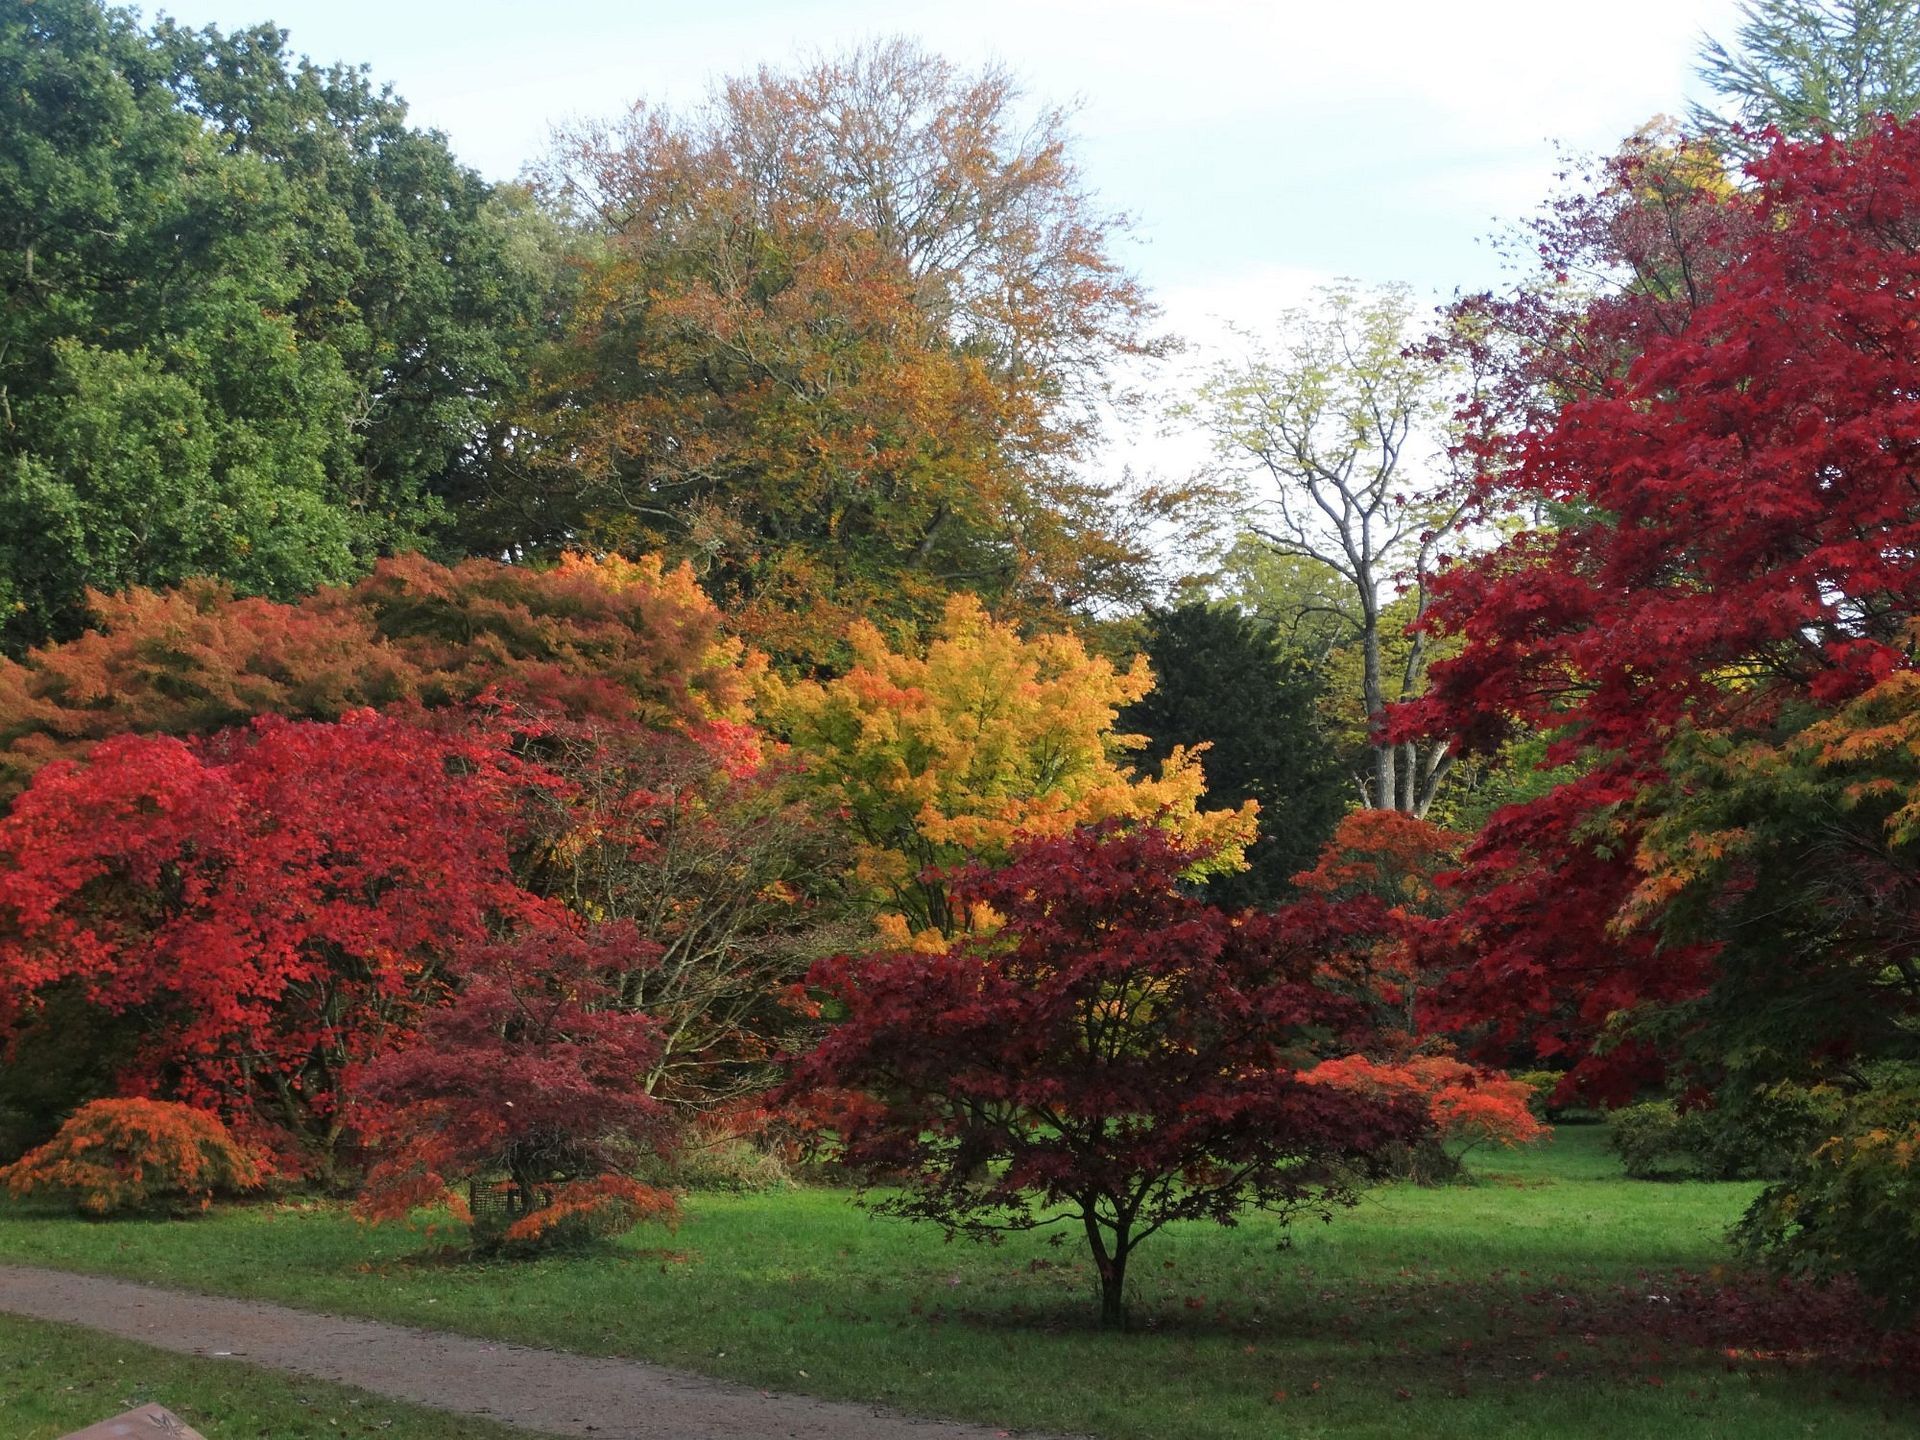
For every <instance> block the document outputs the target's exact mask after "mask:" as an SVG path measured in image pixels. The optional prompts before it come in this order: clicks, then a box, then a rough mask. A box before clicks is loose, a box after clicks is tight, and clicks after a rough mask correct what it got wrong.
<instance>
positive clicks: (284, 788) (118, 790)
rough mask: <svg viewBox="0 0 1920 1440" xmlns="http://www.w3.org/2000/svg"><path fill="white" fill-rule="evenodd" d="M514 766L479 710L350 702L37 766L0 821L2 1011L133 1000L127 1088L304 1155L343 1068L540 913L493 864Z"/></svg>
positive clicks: (127, 739)
mask: <svg viewBox="0 0 1920 1440" xmlns="http://www.w3.org/2000/svg"><path fill="white" fill-rule="evenodd" d="M523 777H524V772H523V771H522V770H521V769H520V767H518V766H517V765H516V764H515V763H514V762H513V761H512V760H511V759H510V757H509V756H508V755H507V753H506V746H505V741H504V738H503V737H501V736H499V735H497V734H493V733H491V732H489V731H488V730H487V729H486V728H485V727H476V726H473V725H469V724H462V725H460V726H459V727H457V728H448V727H441V726H437V725H434V724H431V723H427V722H426V721H425V720H423V719H421V718H420V717H417V716H416V717H403V716H376V715H373V714H371V713H368V712H356V713H351V714H349V715H347V716H346V717H344V718H343V719H342V720H341V721H340V722H339V723H336V724H321V723H316V722H296V721H286V720H280V719H272V718H269V719H262V720H260V721H257V722H256V723H255V724H254V725H253V726H252V727H251V728H250V729H247V730H241V731H229V732H225V733H223V734H221V735H219V736H216V737H213V738H211V739H208V740H204V741H194V742H189V741H183V740H178V739H174V738H171V737H165V736H120V737H117V738H115V739H111V740H107V741H104V742H102V743H101V744H100V745H99V746H98V747H96V748H95V750H94V752H93V754H92V756H91V758H90V760H89V761H88V762H87V763H85V764H83V765H81V764H74V763H72V762H56V763H54V764H52V765H49V766H47V767H46V768H45V769H44V770H42V771H41V772H40V774H39V775H38V776H37V777H36V779H35V782H34V784H33V785H32V786H31V787H30V788H29V789H28V790H27V792H26V793H25V794H23V795H22V796H21V797H20V798H19V800H18V801H16V802H15V804H14V807H13V810H12V811H11V813H10V814H8V815H7V816H6V817H5V818H4V819H0V1027H4V1028H8V1029H13V1028H16V1027H19V1026H22V1025H30V1024H31V1023H32V1022H33V1018H34V1015H35V1013H36V1011H37V1009H38V1007H39V1006H40V1004H41V1002H42V1001H43V1000H44V999H45V998H46V997H48V996H49V995H50V994H53V993H56V992H62V991H77V992H78V993H79V994H80V995H81V996H82V997H83V998H84V999H85V1000H87V1001H88V1002H90V1003H93V1004H97V1005H99V1006H101V1007H102V1008H104V1009H106V1010H108V1011H112V1012H116V1013H132V1014H135V1015H138V1016H140V1017H141V1018H142V1019H143V1020H144V1021H145V1022H146V1023H145V1026H144V1035H145V1038H144V1041H143V1043H142V1044H141V1045H140V1046H139V1048H138V1049H137V1050H136V1051H135V1052H134V1053H133V1054H131V1055H129V1056H127V1057H126V1063H125V1065H124V1067H123V1068H122V1071H121V1074H120V1077H119V1078H120V1083H121V1085H122V1087H123V1088H124V1089H125V1090H127V1091H128V1092H129V1093H138V1094H151V1095H160V1094H164V1095H166V1096H167V1097H169V1098H174V1099H180V1100H184V1101H187V1102H189V1103H192V1104H196V1105H200V1106H203V1107H205V1108H208V1109H211V1110H215V1111H217V1112H218V1113H220V1114H221V1115H223V1116H224V1117H226V1118H227V1119H228V1120H229V1121H230V1122H231V1123H233V1124H235V1125H236V1127H237V1128H239V1129H240V1130H241V1132H242V1133H243V1134H252V1135H256V1136H263V1137H265V1138H268V1139H270V1140H271V1141H272V1142H273V1143H274V1144H275V1146H276V1148H277V1149H278V1150H279V1151H280V1152H281V1154H282V1157H283V1160H285V1161H286V1162H287V1163H289V1164H295V1165H297V1164H298V1163H300V1160H299V1157H300V1156H301V1155H302V1154H304V1155H305V1157H306V1158H307V1159H310V1160H314V1161H318V1162H319V1163H322V1164H324V1163H325V1161H326V1158H327V1156H328V1154H329V1153H330V1151H331V1148H332V1146H333V1144H334V1142H335V1140H336V1139H337V1138H338V1136H339V1133H340V1126H341V1115H340V1106H339V1100H340V1084H341V1079H342V1074H343V1072H344V1070H345V1069H346V1068H347V1067H348V1066H350V1065H352V1064H354V1063H356V1062H358V1061H362V1060H365V1059H368V1058H370V1057H372V1056H374V1055H377V1054H379V1053H381V1052H382V1051H384V1050H386V1049H389V1048H391V1047H393V1046H394V1045H395V1044H397V1043H399V1042H400V1041H401V1040H403V1039H404V1038H405V1037H406V1036H407V1035H408V1034H409V1033H410V1032H411V1031H412V1029H413V1027H414V1026H415V1025H416V1024H417V1023H418V1020H419V1016H420V1013H421V1011H422V1010H423V1009H424V1008H425V1007H427V1006H430V1005H432V1004H435V1003H438V1002H439V1001H440V1000H441V999H442V998H443V997H444V995H445V994H446V992H447V990H448V989H449V987H450V978H451V977H450V974H449V967H450V965H451V964H452V963H453V961H454V959H455V957H456V956H457V955H458V954H459V952H460V951H461V950H462V949H463V948H464V947H468V946H472V945H475V944H477V943H480V942H482V941H484V940H485V939H486V938H487V936H488V934H489V931H490V928H491V927H492V926H493V925H495V924H496V923H498V922H500V921H502V920H509V919H525V918H527V917H529V916H531V915H534V914H537V913H539V912H541V911H542V909H543V908H544V907H542V906H541V905H540V904H539V902H537V901H535V900H534V899H533V898H532V897H531V896H529V895H527V894H526V892H524V891H523V890H521V889H520V888H519V887H518V886H517V885H516V884H515V883H514V882H513V878H512V875H511V872H510V868H509V856H508V844H509V823H508V814H509V812H508V810H507V807H506V798H505V797H506V791H507V789H508V786H509V784H510V783H513V782H516V781H518V780H520V779H522V778H523Z"/></svg>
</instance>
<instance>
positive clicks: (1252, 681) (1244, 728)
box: [1118, 603, 1351, 909]
mask: <svg viewBox="0 0 1920 1440" xmlns="http://www.w3.org/2000/svg"><path fill="white" fill-rule="evenodd" d="M1146 655H1147V662H1148V664H1150V665H1151V666H1152V667H1153V674H1154V688H1153V689H1152V690H1150V691H1148V692H1147V694H1146V695H1145V696H1143V697H1142V698H1141V699H1139V700H1137V701H1135V702H1134V703H1133V704H1131V705H1129V706H1128V707H1127V708H1126V709H1125V710H1123V711H1121V712H1120V718H1119V721H1118V725H1119V728H1121V729H1122V730H1128V731H1134V732H1138V733H1139V734H1141V735H1144V736H1145V737H1146V741H1147V743H1146V745H1145V746H1144V748H1143V749H1142V750H1141V752H1140V753H1141V755H1142V758H1144V759H1146V760H1150V761H1153V762H1154V763H1156V764H1159V763H1164V762H1165V760H1166V759H1167V758H1168V757H1169V756H1170V755H1172V754H1173V752H1174V751H1175V750H1176V749H1184V750H1187V751H1192V750H1193V749H1195V748H1196V747H1198V746H1200V745H1206V746H1207V747H1209V748H1208V749H1207V751H1206V753H1205V754H1204V755H1203V756H1202V757H1201V763H1202V764H1203V765H1204V766H1205V768H1206V774H1207V795H1208V798H1209V799H1211V800H1213V801H1214V802H1215V803H1216V804H1219V805H1224V806H1227V807H1230V808H1238V807H1239V806H1241V805H1243V804H1244V803H1245V802H1247V801H1248V800H1253V801H1257V802H1258V803H1259V806H1260V812H1259V822H1260V835H1259V839H1258V840H1256V841H1255V842H1254V843H1253V844H1252V845H1250V846H1248V847H1247V852H1246V860H1247V869H1246V870H1244V871H1240V872H1237V873H1233V872H1229V873H1226V874H1221V875H1216V876H1214V877H1213V878H1212V879H1211V880H1210V881H1209V882H1208V885H1207V895H1208V898H1209V899H1211V900H1213V901H1214V902H1215V903H1216V904H1219V905H1221V906H1224V907H1226V908H1229V909H1237V908H1240V907H1242V906H1247V905H1259V906H1268V905H1272V904H1274V903H1275V902H1277V901H1279V900H1281V899H1284V898H1285V897H1286V896H1287V895H1288V894H1289V893H1290V891H1291V886H1290V884H1289V881H1290V880H1291V878H1292V877H1293V876H1294V875H1295V874H1297V873H1298V872H1300V871H1302V870H1306V869H1308V868H1310V867H1311V866H1312V864H1313V862H1314V858H1315V856H1316V855H1318V854H1319V851H1320V848H1321V846H1322V845H1324V844H1325V843H1326V841H1327V839H1328V837H1330V836H1331V835H1332V834H1333V828H1334V826H1335V824H1337V823H1338V821H1339V819H1340V815H1341V813H1342V812H1343V811H1344V810H1345V809H1346V802H1347V799H1348V797H1349V795H1350V794H1351V791H1350V790H1349V787H1348V785H1347V779H1346V774H1345V768H1344V767H1343V766H1342V765H1341V763H1340V757H1339V755H1338V754H1337V752H1336V751H1335V748H1334V746H1333V743H1332V741H1331V740H1330V739H1329V737H1328V735H1327V733H1326V723H1325V720H1324V719H1323V717H1322V716H1321V714H1320V713H1319V708H1318V707H1319V701H1320V698H1321V691H1322V683H1321V681H1320V680H1319V678H1318V677H1317V676H1316V675H1315V674H1314V672H1313V671H1312V670H1311V669H1310V668H1309V667H1308V666H1307V665H1306V664H1305V663H1304V662H1303V661H1302V660H1300V659H1298V658H1294V657H1290V656H1288V655H1287V654H1285V653H1284V652H1283V650H1282V648H1281V645H1280V642H1279V639H1278V637H1277V636H1276V635H1275V634H1274V632H1273V630H1272V628H1271V627H1269V626H1267V625H1265V624H1263V623H1261V622H1260V621H1258V620H1255V619H1253V618H1251V617H1249V616H1247V615H1245V614H1243V613H1242V612H1240V611H1239V610H1236V609H1233V608H1231V607H1229V606H1218V605H1205V604H1199V603H1192V604H1186V605H1182V606H1179V607H1178V608H1177V609H1172V610H1155V611H1152V612H1150V613H1149V615H1148V617H1147V637H1146Z"/></svg>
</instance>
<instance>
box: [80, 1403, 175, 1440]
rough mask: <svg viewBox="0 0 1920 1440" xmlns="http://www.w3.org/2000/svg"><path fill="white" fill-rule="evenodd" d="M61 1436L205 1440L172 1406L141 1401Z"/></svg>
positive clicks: (99, 1439)
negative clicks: (122, 1413) (134, 1406)
mask: <svg viewBox="0 0 1920 1440" xmlns="http://www.w3.org/2000/svg"><path fill="white" fill-rule="evenodd" d="M60 1440H206V1437H205V1436H203V1435H201V1433H200V1432H199V1431H198V1430H195V1429H194V1428H193V1427H192V1426H190V1425H189V1424H187V1422H186V1421H184V1420H182V1419H181V1418H180V1417H179V1416H178V1415H175V1414H174V1413H173V1412H172V1411H171V1410H167V1409H165V1408H163V1407H161V1406H159V1405H142V1406H141V1407H140V1408H139V1409H138V1410H129V1411H127V1413H126V1414H124V1415H116V1416H114V1417H113V1419H111V1420H102V1421H101V1422H100V1423H99V1424H98V1425H89V1426H88V1427H87V1428H86V1429H84V1430H76V1431H74V1432H73V1433H72V1434H71V1435H63V1436H61V1437H60Z"/></svg>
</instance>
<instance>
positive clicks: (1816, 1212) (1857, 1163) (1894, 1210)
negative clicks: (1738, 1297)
mask: <svg viewBox="0 0 1920 1440" xmlns="http://www.w3.org/2000/svg"><path fill="white" fill-rule="evenodd" d="M1902 1072H1904V1073H1902ZM1821 1098H1824V1099H1830V1100H1837V1099H1838V1097H1837V1096H1835V1095H1834V1092H1832V1091H1826V1092H1824V1095H1822V1094H1820V1093H1819V1092H1816V1099H1821ZM1842 1104H1843V1108H1842V1109H1841V1111H1840V1113H1839V1115H1838V1122H1837V1124H1836V1126H1835V1132H1836V1133H1834V1134H1832V1135H1831V1136H1830V1137H1829V1138H1828V1139H1827V1140H1826V1141H1825V1142H1824V1143H1823V1144H1821V1145H1820V1146H1819V1147H1818V1148H1816V1149H1814V1150H1812V1151H1811V1152H1810V1153H1808V1154H1806V1155H1805V1156H1803V1158H1802V1159H1801V1161H1800V1162H1799V1164H1797V1165H1796V1166H1795V1167H1794V1168H1793V1170H1792V1171H1791V1173H1790V1174H1789V1175H1788V1176H1787V1178H1786V1179H1784V1180H1782V1181H1780V1182H1779V1183H1776V1184H1774V1185H1770V1186H1768V1187H1767V1189H1766V1190H1764V1191H1762V1192H1761V1194H1760V1196H1759V1198H1758V1199H1756V1200H1755V1201H1754V1202H1753V1205H1752V1207H1751V1208H1750V1209H1749V1210H1748V1211H1747V1214H1746V1216H1745V1218H1743V1219H1742V1220H1741V1222H1740V1224H1739V1225H1738V1226H1737V1227H1736V1229H1735V1235H1736V1238H1738V1239H1739V1240H1740V1241H1741V1242H1742V1243H1743V1244H1744V1245H1745V1246H1746V1247H1747V1248H1748V1249H1749V1250H1751V1251H1753V1252H1755V1253H1757V1254H1759V1255H1762V1256H1764V1257H1765V1258H1767V1259H1768V1260H1770V1261H1771V1262H1772V1263H1773V1264H1774V1265H1775V1266H1776V1267H1777V1268H1779V1269H1782V1270H1786V1271H1792V1272H1797V1273H1802V1274H1809V1275H1814V1276H1817V1277H1820V1278H1829V1277H1833V1276H1838V1275H1851V1276H1853V1277H1854V1279H1855V1280H1856V1281H1857V1282H1858V1283H1859V1285H1860V1288H1861V1289H1862V1290H1863V1291H1865V1292H1866V1293H1867V1294H1868V1295H1870V1296H1873V1297H1874V1298H1875V1299H1877V1300H1879V1301H1880V1302H1881V1303H1882V1304H1884V1305H1885V1306H1886V1307H1887V1310H1888V1313H1889V1316H1890V1317H1891V1318H1894V1319H1900V1318H1904V1317H1907V1316H1911V1315H1912V1314H1913V1313H1914V1312H1915V1311H1916V1310H1920V1166H1916V1165H1915V1163H1914V1162H1915V1160H1916V1159H1917V1158H1920V1071H1917V1070H1915V1069H1914V1068H1913V1067H1900V1070H1897V1071H1895V1073H1894V1074H1893V1075H1892V1076H1890V1077H1882V1079H1881V1083H1880V1084H1879V1085H1877V1086H1876V1087H1875V1088H1873V1089H1871V1090H1868V1091H1867V1092H1866V1093H1865V1094H1862V1095H1856V1096H1852V1097H1848V1098H1847V1099H1846V1100H1845V1101H1844V1102H1842Z"/></svg>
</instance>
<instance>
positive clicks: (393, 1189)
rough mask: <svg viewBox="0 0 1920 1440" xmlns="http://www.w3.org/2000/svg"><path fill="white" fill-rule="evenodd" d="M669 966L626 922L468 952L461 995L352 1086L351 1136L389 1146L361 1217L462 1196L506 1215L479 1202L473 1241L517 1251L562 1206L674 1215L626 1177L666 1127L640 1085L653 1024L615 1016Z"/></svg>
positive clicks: (563, 1211)
mask: <svg viewBox="0 0 1920 1440" xmlns="http://www.w3.org/2000/svg"><path fill="white" fill-rule="evenodd" d="M661 953H662V947H661V946H660V945H659V944H658V943H656V942H654V941H651V940H648V939H646V938H645V937H643V936H642V935H640V934H639V932H638V931H636V930H635V929H634V928H633V926H632V925H630V924H619V923H616V924H610V925H602V926H597V927H592V928H590V929H587V930H580V929H576V928H574V927H570V926H545V927H542V928H539V929H535V930H530V931H526V932H523V933H521V934H520V935H519V936H517V937H516V938H514V939H513V940H511V941H506V942H502V943H499V944H495V945H490V946H485V947H482V948H479V949H477V950H475V951H472V952H469V953H468V955H467V956H465V957H464V963H463V965H462V970H463V973H464V980H463V984H462V987H461V990H460V994H459V995H458V997H457V998H455V999H454V1000H453V1002H452V1003H451V1004H449V1005H447V1006H445V1007H443V1008H441V1009H439V1010H436V1011H434V1012H433V1013H432V1014H430V1015H429V1016H427V1018H426V1019H425V1021H424V1022H423V1023H422V1025H421V1027H420V1032H419V1034H418V1036H417V1037H415V1040H414V1043H412V1044H410V1045H409V1046H407V1047H406V1048H405V1049H403V1050H399V1051H393V1052H389V1053H387V1054H385V1055H382V1056H380V1057H378V1058H376V1059H375V1060H373V1061H372V1062H371V1063H370V1064H368V1065H367V1066H366V1067H365V1068H364V1069H363V1070H362V1071H361V1073H360V1074H359V1075H358V1076H357V1077H356V1079H355V1081H354V1084H353V1103H354V1109H355V1112H356V1119H357V1123H358V1124H359V1126H360V1127H361V1128H362V1130H363V1131H364V1132H365V1133H366V1134H367V1135H368V1136H369V1137H370V1138H372V1139H374V1140H376V1141H379V1142H382V1150H381V1156H380V1160H379V1162H378V1163H377V1164H376V1165H375V1166H374V1168H373V1170H372V1171H371V1172H370V1173H369V1175H368V1176H367V1179H366V1183H365V1185H364V1187H363V1189H362V1192H361V1208H362V1211H363V1213H366V1214H368V1215H371V1216H374V1217H376V1218H399V1217H403V1216H405V1215H406V1214H407V1213H408V1212H410V1211H411V1210H413V1209H415V1208H418V1207H420V1206H423V1205H429V1204H432V1203H434V1202H435V1201H437V1200H439V1199H440V1198H441V1197H442V1196H444V1195H445V1194H446V1192H447V1191H448V1190H449V1188H450V1187H452V1186H455V1185H457V1184H465V1185H467V1186H468V1187H469V1191H470V1193H469V1196H468V1197H467V1198H468V1200H469V1201H470V1202H479V1201H481V1200H482V1199H483V1197H484V1198H486V1199H494V1198H497V1199H498V1201H499V1207H498V1208H499V1210H500V1214H499V1215H498V1216H497V1217H490V1216H489V1215H487V1214H486V1213H483V1212H482V1210H481V1209H480V1208H479V1206H478V1204H477V1203H475V1208H474V1209H473V1211H472V1212H471V1213H472V1218H473V1219H474V1220H475V1221H476V1222H477V1224H476V1238H479V1239H482V1240H497V1241H505V1242H509V1243H511V1242H516V1241H521V1240H531V1239H537V1238H542V1237H544V1236H545V1235H546V1234H548V1233H549V1232H551V1230H552V1229H553V1228H554V1224H555V1221H556V1216H555V1215H554V1214H551V1213H547V1212H553V1211H555V1210H556V1208H557V1211H558V1218H560V1219H565V1220H570V1221H574V1222H581V1221H584V1220H586V1219H587V1218H589V1216H590V1215H592V1214H594V1213H596V1212H597V1211H606V1212H610V1213H612V1214H614V1215H618V1216H622V1217H624V1218H625V1219H626V1223H627V1224H631V1223H632V1222H633V1221H634V1220H637V1219H639V1218H641V1217H642V1216H643V1215H647V1214H656V1215H660V1214H666V1213H669V1212H670V1211H671V1209H672V1203H671V1200H670V1198H669V1197H667V1196H665V1195H663V1194H659V1193H657V1192H653V1191H650V1190H648V1189H647V1188H646V1187H642V1186H637V1185H635V1184H634V1183H633V1182H632V1181H631V1180H630V1179H628V1178H627V1172H628V1171H629V1170H630V1169H631V1168H632V1165H633V1162H634V1161H635V1160H636V1159H637V1158H639V1156H640V1155H641V1153H642V1152H643V1151H645V1150H646V1149H648V1148H649V1147H656V1148H657V1147H658V1146H660V1145H662V1144H663V1143H664V1142H665V1139H666V1136H667V1132H668V1128H669V1127H668V1120H667V1110H666V1107H665V1106H663V1105H662V1104H661V1103H660V1102H659V1101H657V1100H655V1099H654V1098H653V1097H652V1096H650V1095H648V1094H647V1092H646V1090H645V1088H644V1085H643V1077H645V1076H646V1075H647V1073H648V1072H649V1071H650V1070H651V1069H652V1068H653V1067H654V1065H655V1064H656V1063H657V1061H658V1059H659V1056H660V1052H661V1038H660V1035H659V1034H658V1029H659V1027H658V1025H657V1024H656V1022H655V1021H654V1020H653V1019H651V1018H650V1017H648V1016H646V1015H643V1014H640V1013H638V1012H636V1011H634V1010H632V1009H630V1008H627V1007H626V1006H625V1005H624V1004H623V1003H622V992H623V990H625V989H626V988H627V986H628V984H629V983H630V982H631V980H632V978H633V977H634V976H635V975H637V974H644V973H646V972H649V971H652V970H654V969H656V968H657V967H658V965H659V963H660V957H661ZM595 1202H597V1204H596V1203H595ZM490 1218H495V1219H497V1220H498V1221H499V1222H500V1223H498V1224H489V1223H488V1221H489V1219H490ZM607 1228H613V1227H610V1226H609V1227H607ZM618 1228H625V1226H624V1225H623V1226H620V1227H618Z"/></svg>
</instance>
